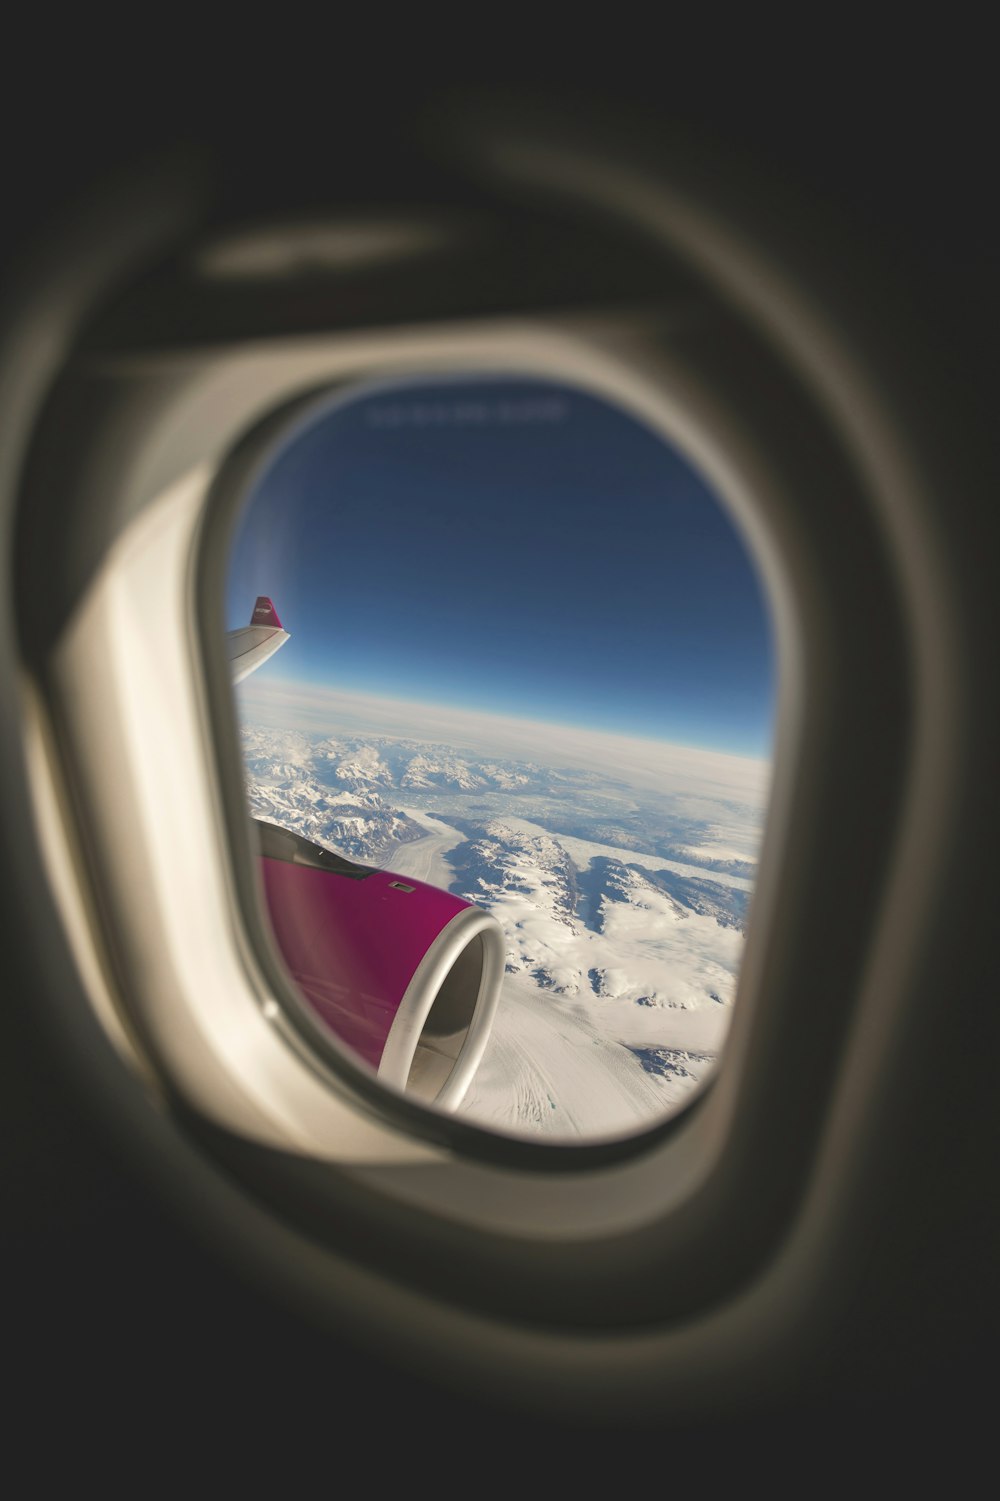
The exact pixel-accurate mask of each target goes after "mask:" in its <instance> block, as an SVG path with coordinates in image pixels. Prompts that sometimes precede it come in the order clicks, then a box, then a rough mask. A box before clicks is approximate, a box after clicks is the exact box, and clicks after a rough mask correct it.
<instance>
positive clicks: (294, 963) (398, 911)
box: [254, 820, 505, 1109]
mask: <svg viewBox="0 0 1000 1501" xmlns="http://www.w3.org/2000/svg"><path fill="white" fill-rule="evenodd" d="M254 827H255V831H256V834H257V840H258V850H259V855H260V866H261V873H262V880H263V888H264V896H265V900H266V905H267V911H268V915H269V917H270V922H271V927H272V930H273V933H274V938H275V941H276V943H277V946H278V949H279V951H280V953H281V955H282V958H283V959H284V962H285V965H286V967H287V969H288V970H289V972H290V974H291V976H292V978H293V980H294V981H295V984H296V987H297V989H298V991H299V992H300V994H301V995H302V997H303V999H304V1000H305V1002H306V1003H307V1005H308V1006H309V1008H310V1010H311V1011H312V1012H313V1013H314V1015H315V1016H316V1017H318V1018H319V1020H320V1021H322V1022H323V1023H324V1025H325V1026H326V1027H327V1028H328V1029H329V1030H330V1031H331V1032H332V1033H333V1034H334V1035H335V1036H336V1037H337V1038H339V1040H340V1041H341V1042H342V1043H344V1044H345V1045H346V1046H347V1047H348V1048H350V1049H351V1050H352V1051H353V1052H355V1053H357V1054H360V1056H361V1057H362V1058H364V1059H365V1060H366V1062H368V1063H369V1064H371V1065H372V1067H373V1068H375V1069H376V1070H377V1072H378V1076H379V1078H380V1079H381V1080H382V1081H383V1082H384V1083H387V1084H390V1085H394V1086H395V1087H397V1088H399V1089H403V1090H405V1091H406V1092H407V1093H408V1094H413V1095H416V1096H417V1097H418V1098H420V1099H421V1100H424V1101H427V1102H431V1101H433V1102H434V1103H436V1104H438V1105H442V1106H445V1107H447V1108H449V1109H453V1108H454V1107H455V1106H456V1105H457V1104H458V1103H459V1102H460V1101H461V1099H462V1097H463V1095H464V1094H465V1092H466V1090H467V1089H468V1086H469V1083H470V1082H471V1080H472V1077H473V1075H474V1073H475V1071H476V1069H477V1067H478V1065H479V1061H480V1059H481V1058H482V1055H483V1051H484V1049H485V1047H486V1042H487V1040H488V1038H489V1034H490V1030H491V1028H492V1026H493V1019H494V1016H495V1014H496V1008H497V1004H498V1002H499V999H500V987H501V984H502V982H503V975H504V963H505V945H504V937H503V929H502V928H501V926H500V924H499V922H498V921H497V920H496V918H495V917H493V916H492V914H490V913H489V912H486V911H485V910H484V909H483V908H481V907H477V906H476V905H475V903H473V902H469V901H466V900H465V899H464V898H463V897H458V896H454V895H452V893H451V892H448V891H443V890H441V889H440V888H438V887H436V886H430V885H428V884H427V883H425V882H423V881H416V880H412V879H410V878H409V877H403V876H398V875H394V874H393V873H392V872H391V871H388V870H381V869H378V868H376V867H374V866H370V865H359V864H355V863H354V862H353V861H350V860H346V859H344V858H343V857H342V856H341V855H337V854H334V853H333V852H332V851H330V850H327V849H324V848H323V847H322V846H321V845H318V844H314V843H313V842H312V841H311V840H308V839H305V838H303V837H302V836H301V835H299V834H295V833H292V832H291V831H290V830H288V829H283V828H280V827H278V826H277V825H276V824H271V823H266V822H264V821H263V820H254Z"/></svg>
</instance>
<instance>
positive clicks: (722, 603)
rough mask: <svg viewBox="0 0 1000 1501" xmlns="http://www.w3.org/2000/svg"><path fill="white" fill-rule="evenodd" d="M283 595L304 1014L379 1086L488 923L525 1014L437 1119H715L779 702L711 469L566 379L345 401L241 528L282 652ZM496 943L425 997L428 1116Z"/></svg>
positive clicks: (280, 775)
mask: <svg viewBox="0 0 1000 1501" xmlns="http://www.w3.org/2000/svg"><path fill="white" fill-rule="evenodd" d="M259 601H263V604H262V605H261V606H260V608H261V609H262V610H263V611H264V614H263V615H260V616H258V615H256V614H255V611H256V610H257V608H258V602H259ZM268 604H270V605H271V607H272V608H273V610H274V622H276V624H274V625H273V626H270V628H272V629H274V630H277V629H278V628H279V626H280V630H281V633H282V635H284V634H285V633H287V639H284V640H282V641H281V642H280V646H281V649H280V650H277V649H275V650H274V651H273V654H271V655H268V656H267V660H265V661H263V662H262V663H261V664H260V667H259V670H253V671H248V672H247V673H246V674H245V675H243V676H242V677H241V680H240V681H239V683H238V685H237V687H236V689H235V692H236V696H237V704H238V712H239V718H240V723H241V734H242V745H243V754H244V761H245V769H246V788H247V798H248V803H249V810H250V813H251V815H252V816H253V818H254V819H255V820H256V821H257V828H258V832H259V835H260V843H259V848H260V851H261V856H260V858H261V861H262V864H263V865H264V866H265V867H266V868H267V869H268V870H269V871H270V872H271V875H272V876H273V878H274V880H275V881H276V882H277V883H278V884H279V885H280V884H281V883H282V882H284V883H286V884H285V886H282V891H283V892H284V893H285V894H284V896H282V897H281V900H282V901H284V902H285V909H284V910H282V911H281V912H280V913H278V914H277V916H276V917H275V931H276V933H277V934H278V937H279V943H280V946H281V948H282V952H283V953H284V954H285V955H286V960H287V961H288V964H289V968H290V970H291V972H292V974H293V976H294V978H295V980H296V983H297V984H298V985H299V987H300V990H301V991H302V994H303V996H304V998H305V1000H306V1002H307V1004H309V1005H310V1006H311V1007H312V1009H313V1010H314V1012H315V1013H316V1014H317V1015H318V1016H320V1018H321V1020H322V1021H323V1022H324V1024H325V1025H327V1026H328V1027H329V1028H330V1030H331V1032H333V1033H334V1034H335V1035H336V1036H337V1037H338V1038H339V1039H340V1040H341V1042H343V1043H344V1044H345V1045H346V1046H347V1047H348V1048H349V1049H351V1050H352V1052H353V1053H354V1054H355V1055H356V1056H360V1057H361V1058H363V1059H364V1060H365V1061H366V1062H367V1063H369V1064H370V1065H372V1066H374V1067H380V1064H381V1058H382V1052H384V1050H385V1049H386V1047H387V1045H388V1044H387V1037H388V1036H389V1034H390V1031H391V1028H392V1026H393V1021H394V1016H395V1012H394V1009H393V1008H394V1006H395V1005H396V1004H397V1003H398V1001H399V995H400V993H401V988H402V990H403V991H405V990H407V988H408V987H409V988H410V989H412V983H411V982H412V981H413V976H414V975H415V974H416V971H417V970H418V969H419V967H420V964H421V960H422V959H423V958H424V957H425V956H426V955H427V954H428V953H429V952H430V948H431V946H432V943H439V942H441V941H443V940H441V939H440V937H439V935H440V934H441V933H443V932H444V931H445V930H446V929H447V930H448V931H449V932H450V931H452V930H451V929H449V928H448V925H449V924H452V925H454V923H455V922H456V921H459V925H461V922H462V921H466V919H465V918H463V917H462V916H461V914H462V913H464V912H466V909H467V907H468V905H469V904H473V905H474V907H475V908H476V909H477V910H478V909H482V910H484V911H486V912H487V913H488V914H490V915H491V917H492V919H494V920H495V923H494V927H493V928H492V929H491V930H490V933H495V931H496V924H498V925H499V931H500V934H501V935H502V949H501V954H502V962H501V969H500V972H499V973H498V976H497V986H498V989H499V1000H498V1001H497V1003H496V1006H495V1011H493V1012H492V1014H491V1016H490V1018H489V1026H488V1029H487V1031H488V1035H487V1036H485V1038H480V1039H479V1041H478V1042H477V1049H478V1052H477V1056H476V1059H475V1067H474V1070H473V1072H472V1073H471V1076H470V1077H469V1078H468V1079H467V1080H466V1081H465V1084H464V1086H463V1088H462V1091H461V1098H460V1099H457V1100H456V1101H455V1102H454V1103H451V1102H448V1101H446V1100H445V1099H444V1097H442V1103H446V1104H448V1108H454V1109H455V1110H457V1111H458V1113H459V1114H461V1115H462V1116H464V1117H466V1118H469V1119H472V1120H475V1121H477V1122H479V1123H481V1124H485V1125H487V1126H492V1127H495V1128H497V1129H499V1130H501V1131H504V1132H514V1133H518V1134H520V1133H545V1134H546V1135H548V1136H556V1137H566V1138H579V1137H600V1136H603V1135H607V1134H609V1133H620V1132H622V1131H627V1130H632V1129H638V1128H639V1127H641V1126H644V1125H646V1124H648V1123H649V1122H650V1120H651V1119H653V1118H656V1117H663V1116H664V1115H667V1114H669V1113H671V1112H673V1111H674V1110H675V1109H677V1108H678V1107H679V1106H680V1105H682V1104H683V1103H684V1102H685V1101H686V1100H688V1099H689V1098H690V1097H691V1092H692V1091H693V1090H695V1089H696V1088H697V1087H698V1085H699V1084H700V1083H701V1082H702V1081H704V1080H705V1079H706V1078H707V1077H708V1075H709V1073H710V1071H711V1069H712V1067H713V1065H714V1064H715V1061H716V1060H717V1058H718V1056H719V1054H720V1051H721V1049H722V1047H723V1044H724V1041H725V1037H726V1033H727V1030H728V1027H729V1023H730V1020H731V1015H732V1007H733V1001H734V996H735V993H736V983H737V975H738V972H739V966H740V958H741V954H742V951H743V945H744V937H745V932H746V923H747V912H748V904H749V901H750V895H751V891H752V889H753V883H754V875H755V871H756V862H757V857H758V851H759V846H760V840H761V834H762V829H763V821H764V816H765V812H766V800H767V793H768V787H769V770H770V748H771V734H772V718H773V706H774V697H775V682H774V654H773V645H772V640H771V631H770V624H769V616H768V611H767V607H766V600H765V597H764V593H763V589H762V585H761V582H760V579H759V576H758V574H757V572H756V570H755V568H754V566H753V564H752V562H751V559H750V556H749V554H748V551H747V548H746V546H745V544H744V542H743V541H742V539H741V537H740V535H739V533H738V531H737V529H736V528H735V526H734V524H733V521H732V519H731V516H730V514H729V512H728V511H727V509H726V508H725V507H724V506H723V505H722V504H721V503H720V501H719V499H718V498H717V497H716V496H715V495H714V494H713V493H712V491H711V490H710V489H709V488H708V486H707V484H706V482H705V480H704V479H703V478H702V477H700V475H699V473H698V472H697V471H696V470H695V468H694V467H693V466H692V464H691V463H690V462H689V461H688V460H687V459H686V458H685V457H684V456H683V455H682V454H681V453H680V452H679V451H678V450H677V449H676V448H675V447H672V446H670V445H669V444H667V443H666V442H665V441H664V439H663V438H662V437H661V436H660V435H658V434H656V433H654V432H652V431H651V430H650V429H649V428H648V427H646V426H645V425H644V424H642V423H641V422H639V421H637V420H636V419H635V418H634V417H632V416H631V415H629V414H627V413H625V412H624V411H622V410H619V409H617V408H616V407H614V406H612V405H610V404H608V403H607V402H605V401H603V400H600V399H597V398H596V397H594V396H593V395H590V394H587V393H584V392H582V391H579V390H575V389H573V388H571V387H568V386H565V387H564V386H557V385H553V384H550V383H544V382H538V381H529V380H514V379H504V380H498V379H493V378H475V377H469V378H465V379H453V380H448V381H438V382H432V381H420V382H412V383H408V384H395V385H391V386H385V387H379V388H377V389H376V388H369V389H368V390H366V391H361V392H358V393H355V394H354V395H353V396H351V397H348V398H344V397H341V398H338V399H336V400H333V401H331V403H330V404H329V405H328V406H326V407H325V408H323V409H322V410H321V411H319V413H318V415H317V414H316V413H315V412H314V413H313V415H312V416H311V417H310V418H309V419H308V420H306V421H304V422H303V423H300V425H299V426H298V427H297V428H296V429H295V430H294V431H293V432H292V433H291V435H290V436H289V437H288V439H287V441H286V442H285V443H284V445H283V446H282V447H281V448H280V449H279V450H278V451H277V452H276V453H275V454H273V455H272V457H271V460H270V462H269V463H268V464H267V465H266V467H265V468H264V470H263V471H262V472H261V473H260V475H259V477H258V479H257V480H256V482H255V484H254V486H253V489H252V492H251V493H250V494H249V495H248V497H247V500H246V504H245V507H244V510H243V512H242V515H241V517H240V520H239V522H238V526H237V530H236V533H235V535H234V538H233V543H232V550H231V558H230V566H229V573H228V597H227V610H228V614H229V621H228V623H229V625H230V627H231V630H232V633H233V638H234V639H235V637H236V635H237V633H239V632H240V631H246V630H247V629H248V628H249V626H248V623H249V622H250V621H251V619H252V618H253V619H254V620H257V622H258V624H257V626H256V627H255V629H256V630H257V632H258V635H263V634H264V633H265V632H266V630H267V629H268V628H269V622H268V620H267V617H266V606H267V605H268ZM261 622H263V624H261ZM234 676H236V674H234ZM281 831H286V832H287V833H290V834H294V835H297V836H299V839H298V840H297V841H296V840H288V839H282V836H281ZM310 847H312V849H313V850H314V851H316V850H318V851H319V857H317V858H310V855H309V849H310ZM323 851H326V852H330V854H331V855H333V856H335V857H337V859H334V860H333V861H332V862H331V861H326V862H325V861H324V859H323V858H322V852H323ZM282 862H284V863H283V864H282ZM359 871H360V876H359V874H358V872H359ZM366 872H371V873H372V874H371V876H370V878H366ZM293 876H294V879H295V881H296V882H297V883H298V884H297V885H296V886H295V887H294V891H293V890H292V888H291V886H290V885H288V884H287V883H288V882H290V881H291V880H292V877H293ZM269 879H270V877H269ZM323 883H325V885H324V884H323ZM380 883H381V884H380ZM286 888H287V889H286ZM429 889H430V891H431V893H432V894H428V890H429ZM324 892H332V893H333V897H331V898H330V899H331V900H335V903H336V906H337V915H336V916H335V917H331V918H329V920H328V919H327V917H326V916H325V915H324V914H325V912H326V908H325V907H324V903H325V902H326V901H327V896H326V895H323V893H324ZM433 893H439V894H440V895H439V896H437V897H435V896H434V895H433ZM268 899H269V901H270V900H271V899H272V898H271V893H270V889H269V891H268ZM275 900H277V898H275ZM435 902H436V903H437V905H435ZM449 902H450V903H451V905H449ZM272 916H274V913H272ZM321 928H322V929H323V932H324V933H326V934H327V937H326V938H324V939H322V941H321V940H320V939H319V938H318V937H317V936H316V935H317V932H318V930H319V929H321ZM411 929H412V930H413V931H411ZM470 932H471V930H470ZM492 942H493V937H491V936H489V934H487V935H485V936H484V935H472V936H471V937H470V946H469V947H468V948H466V949H464V950H463V953H462V956H461V957H460V959H458V960H456V962H455V963H454V964H453V965H452V966H451V967H450V969H449V971H448V978H447V983H443V982H442V983H441V984H440V985H438V981H437V980H432V982H431V984H432V988H433V986H435V985H437V986H438V988H437V989H436V990H435V991H434V996H435V997H436V1001H435V1002H434V1004H431V1000H433V997H432V998H431V1000H427V999H426V998H425V1003H423V1004H424V1005H425V1010H426V1007H427V1005H430V1007H431V1013H432V1014H431V1016H430V1018H429V1020H428V1025H427V1033H426V1036H425V1038H424V1043H425V1044H426V1048H425V1050H424V1051H423V1052H421V1051H420V1049H419V1048H418V1051H417V1054H416V1055H412V1050H411V1053H410V1054H407V1059H406V1062H405V1065H404V1067H405V1070H406V1071H407V1072H406V1073H405V1087H407V1088H413V1089H414V1090H415V1092H416V1093H418V1094H420V1093H421V1089H422V1088H423V1089H424V1096H423V1097H425V1098H427V1099H434V1098H435V1097H436V1095H435V1091H436V1090H437V1089H438V1087H439V1085H440V1081H441V1079H443V1078H444V1077H445V1076H446V1075H447V1072H448V1069H449V1068H450V1067H451V1064H452V1063H453V1062H454V1059H455V1058H456V1057H457V1056H458V1054H459V1053H460V1052H461V1049H462V1047H463V1046H465V1045H466V1039H467V1036H468V1033H469V1022H470V1016H471V1008H472V1005H473V1003H474V1002H475V1000H476V996H475V994H474V992H475V991H476V987H477V985H478V984H479V981H480V978H481V975H482V972H483V971H484V965H485V963H486V961H485V960H484V958H483V955H484V954H486V952H487V950H488V949H489V946H490V944H491V943H492ZM296 945H298V947H296ZM303 945H304V947H303ZM442 953H443V950H442ZM445 957H447V956H445ZM429 964H430V961H429V960H428V961H427V963H425V965H424V972H425V974H426V972H427V970H428V966H429ZM439 968H440V966H439ZM438 979H440V976H438ZM421 983H422V982H421ZM484 983H485V982H484ZM393 987H395V989H393ZM466 991H469V993H470V999H469V1006H468V1008H467V1009H466V1012H465V1013H463V1012H462V1007H461V1004H460V1002H461V998H462V996H463V994H464V993H465V992H466ZM397 1031H398V1025H397ZM396 1043H397V1044H399V1038H398V1036H397V1039H396ZM399 1046H402V1048H403V1052H404V1053H405V1052H406V1047H405V1045H403V1044H399ZM427 1049H429V1051H427ZM397 1051H398V1048H397ZM442 1060H443V1061H442ZM387 1077H388V1075H387ZM422 1079H424V1080H428V1079H429V1080H430V1081H431V1083H430V1084H427V1085H426V1087H425V1086H422V1085H421V1084H420V1081H421V1080H422ZM395 1082H396V1083H403V1082H404V1076H399V1077H397V1078H396V1079H395Z"/></svg>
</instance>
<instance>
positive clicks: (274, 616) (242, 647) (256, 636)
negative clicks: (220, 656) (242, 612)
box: [226, 594, 288, 683]
mask: <svg viewBox="0 0 1000 1501" xmlns="http://www.w3.org/2000/svg"><path fill="white" fill-rule="evenodd" d="M226 640H227V642H228V646H229V665H230V667H231V669H232V674H233V682H234V683H239V682H240V681H242V679H243V678H245V677H247V676H249V674H250V673H251V672H255V671H256V670H257V668H258V667H260V665H261V664H262V663H263V662H266V661H267V659H268V657H272V656H273V655H274V653H275V652H276V651H277V650H278V647H279V646H284V644H285V642H286V641H287V640H288V632H287V631H286V630H283V629H282V625H281V621H280V620H279V619H278V612H277V610H276V609H275V608H274V605H273V604H272V603H271V601H270V600H269V599H268V598H267V596H266V595H265V594H261V595H260V596H259V597H258V599H257V603H256V604H255V605H254V608H253V614H252V615H251V617H250V624H249V625H245V626H242V627H241V628H240V629H239V630H238V631H229V632H228V633H227V637H226Z"/></svg>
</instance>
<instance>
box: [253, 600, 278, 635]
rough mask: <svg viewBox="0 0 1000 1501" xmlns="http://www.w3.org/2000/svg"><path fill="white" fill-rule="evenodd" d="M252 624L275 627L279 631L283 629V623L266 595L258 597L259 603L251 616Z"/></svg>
mask: <svg viewBox="0 0 1000 1501" xmlns="http://www.w3.org/2000/svg"><path fill="white" fill-rule="evenodd" d="M250 624H251V625H273V626H275V627H276V628H277V629H278V630H279V631H280V630H281V629H282V625H281V621H280V620H279V619H278V612H277V610H276V609H275V608H274V606H273V605H272V603H271V601H270V600H269V599H268V597H267V595H266V594H260V595H258V597H257V603H256V604H255V605H254V607H253V614H252V615H251V616H250Z"/></svg>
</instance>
